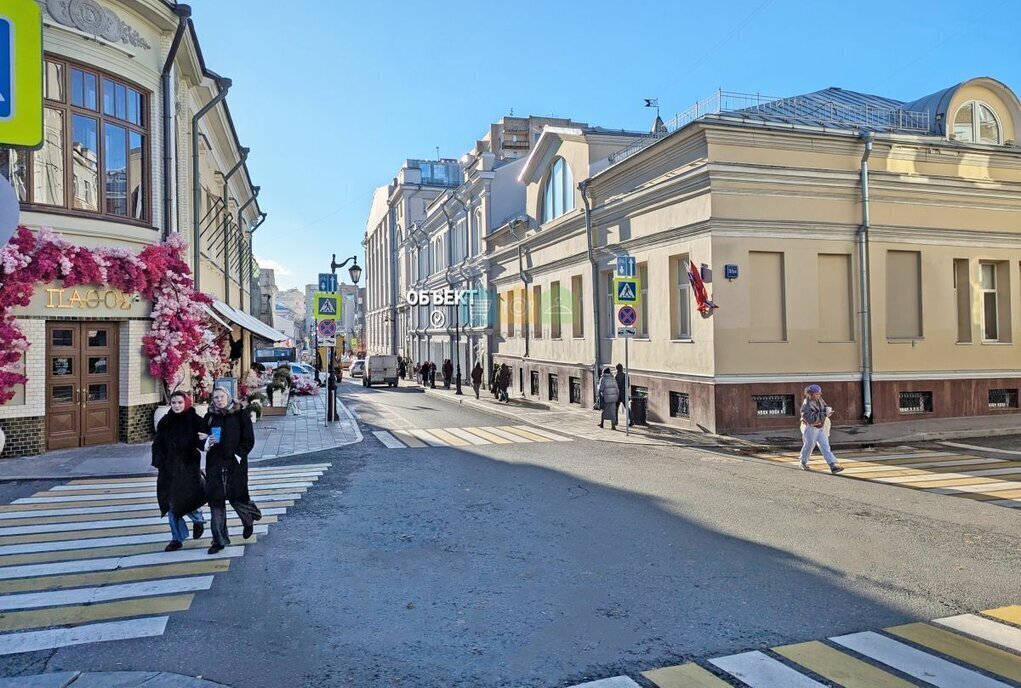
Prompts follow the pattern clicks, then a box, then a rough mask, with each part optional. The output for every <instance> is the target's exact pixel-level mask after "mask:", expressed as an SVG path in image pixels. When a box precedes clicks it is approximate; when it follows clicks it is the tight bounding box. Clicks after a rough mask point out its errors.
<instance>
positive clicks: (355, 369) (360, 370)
mask: <svg viewBox="0 0 1021 688" xmlns="http://www.w3.org/2000/svg"><path fill="white" fill-rule="evenodd" d="M350 372H351V377H361V376H363V375H364V374H365V361H364V360H362V359H360V358H359V359H358V360H357V361H355V362H353V363H352V364H351V368H350Z"/></svg>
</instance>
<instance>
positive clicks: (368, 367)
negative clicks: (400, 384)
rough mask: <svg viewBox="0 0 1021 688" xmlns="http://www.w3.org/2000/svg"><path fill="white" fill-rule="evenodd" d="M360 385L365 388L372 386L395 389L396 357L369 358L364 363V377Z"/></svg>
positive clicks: (378, 356) (377, 356)
mask: <svg viewBox="0 0 1021 688" xmlns="http://www.w3.org/2000/svg"><path fill="white" fill-rule="evenodd" d="M362 384H363V385H364V386H366V387H371V386H372V385H386V386H387V387H396V386H397V357H396V356H389V355H373V356H369V357H368V358H367V359H366V361H365V375H364V376H363V377H362Z"/></svg>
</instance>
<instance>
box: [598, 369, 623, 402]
mask: <svg viewBox="0 0 1021 688" xmlns="http://www.w3.org/2000/svg"><path fill="white" fill-rule="evenodd" d="M599 393H600V394H601V395H602V396H603V403H604V404H616V403H617V400H618V399H620V390H619V389H618V388H617V381H616V380H614V379H613V375H610V374H609V373H603V376H602V377H601V378H599Z"/></svg>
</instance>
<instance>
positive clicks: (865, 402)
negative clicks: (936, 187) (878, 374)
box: [858, 131, 874, 423]
mask: <svg viewBox="0 0 1021 688" xmlns="http://www.w3.org/2000/svg"><path fill="white" fill-rule="evenodd" d="M861 137H862V139H864V141H865V151H864V153H862V156H861V214H862V223H861V227H860V228H859V229H858V289H859V292H860V296H859V298H860V299H861V391H862V406H863V411H864V412H863V414H862V415H863V417H864V418H865V420H866V421H867V422H869V423H871V422H873V419H872V319H871V315H870V314H869V226H870V225H871V220H870V217H869V156H870V155H871V154H872V141H873V139H874V135H873V133H872V132H870V131H868V132H863V133H862V134H861Z"/></svg>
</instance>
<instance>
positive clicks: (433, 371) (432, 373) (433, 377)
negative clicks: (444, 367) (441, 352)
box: [429, 361, 436, 389]
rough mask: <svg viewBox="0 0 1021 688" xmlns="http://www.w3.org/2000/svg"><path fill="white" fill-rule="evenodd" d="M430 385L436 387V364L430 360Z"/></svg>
mask: <svg viewBox="0 0 1021 688" xmlns="http://www.w3.org/2000/svg"><path fill="white" fill-rule="evenodd" d="M429 387H430V388H431V389H436V364H435V363H433V362H432V361H430V362H429Z"/></svg>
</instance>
